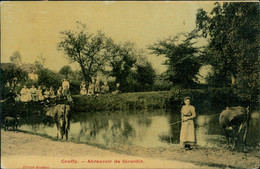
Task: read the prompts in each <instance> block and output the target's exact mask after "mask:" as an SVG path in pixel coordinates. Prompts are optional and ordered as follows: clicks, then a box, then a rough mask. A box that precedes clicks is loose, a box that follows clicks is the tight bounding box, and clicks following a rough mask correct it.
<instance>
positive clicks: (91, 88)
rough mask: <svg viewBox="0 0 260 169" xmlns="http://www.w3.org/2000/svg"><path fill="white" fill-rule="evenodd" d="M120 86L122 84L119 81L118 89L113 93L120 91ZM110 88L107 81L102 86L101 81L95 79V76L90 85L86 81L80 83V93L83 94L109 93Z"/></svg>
mask: <svg viewBox="0 0 260 169" xmlns="http://www.w3.org/2000/svg"><path fill="white" fill-rule="evenodd" d="M119 86H120V84H119V83H117V84H116V90H115V91H113V92H112V93H113V94H118V93H119ZM109 90H110V88H109V86H108V84H107V82H106V81H105V82H104V84H103V85H102V86H101V87H100V81H99V80H98V79H97V80H95V78H92V81H91V82H90V83H89V85H88V86H87V84H86V82H84V81H83V82H82V83H81V84H80V94H81V95H87V96H93V95H96V96H98V95H99V94H106V93H109Z"/></svg>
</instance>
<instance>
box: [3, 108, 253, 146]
mask: <svg viewBox="0 0 260 169" xmlns="http://www.w3.org/2000/svg"><path fill="white" fill-rule="evenodd" d="M46 116H50V117H51V118H52V119H53V121H54V122H55V125H56V128H57V138H58V139H63V137H64V135H65V137H66V140H67V139H68V131H69V128H70V116H71V113H70V105H66V104H58V105H55V106H52V107H50V108H49V109H48V110H47V112H46ZM19 119H20V116H17V117H6V118H5V122H4V124H5V130H8V127H10V126H12V127H13V130H17V126H18V123H19ZM249 122H250V111H249V107H248V108H244V107H240V106H238V107H227V108H226V109H225V110H223V111H222V112H221V113H220V116H219V124H220V127H221V128H222V129H223V131H224V133H225V136H226V139H227V147H229V143H230V140H233V146H232V150H233V149H234V148H235V147H236V145H237V143H238V142H239V141H240V140H241V141H242V143H243V145H244V151H246V150H245V148H246V147H245V146H246V137H247V134H248V128H249ZM240 137H242V138H241V139H240Z"/></svg>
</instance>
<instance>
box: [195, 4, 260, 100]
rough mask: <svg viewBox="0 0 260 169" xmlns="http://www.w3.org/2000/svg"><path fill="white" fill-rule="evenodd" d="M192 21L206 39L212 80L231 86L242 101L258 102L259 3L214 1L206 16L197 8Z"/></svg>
mask: <svg viewBox="0 0 260 169" xmlns="http://www.w3.org/2000/svg"><path fill="white" fill-rule="evenodd" d="M196 24H197V28H198V30H200V31H201V32H202V35H203V36H204V37H208V38H209V46H208V48H207V53H208V57H207V58H206V59H207V61H208V63H209V64H211V65H212V66H213V69H214V72H213V74H212V75H213V76H212V77H213V78H212V79H211V80H212V82H213V83H215V84H218V83H219V82H222V84H221V85H220V87H222V86H231V85H232V87H233V89H234V91H235V93H236V94H237V95H238V96H239V97H240V98H241V99H242V100H247V101H258V100H259V90H258V87H259V60H258V55H259V31H260V29H259V3H223V5H220V4H219V3H216V4H215V7H214V9H213V10H212V12H211V13H210V15H208V14H207V13H206V12H205V11H204V10H203V9H199V10H198V13H197V19H196Z"/></svg>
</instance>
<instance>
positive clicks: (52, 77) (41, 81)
mask: <svg viewBox="0 0 260 169" xmlns="http://www.w3.org/2000/svg"><path fill="white" fill-rule="evenodd" d="M36 67H37V74H38V85H45V86H47V87H54V89H58V88H59V87H60V86H61V82H62V76H61V75H60V74H58V73H55V72H53V71H51V70H49V69H47V68H44V67H43V66H42V65H41V64H39V63H37V64H36Z"/></svg>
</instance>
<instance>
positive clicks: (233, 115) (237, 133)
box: [219, 106, 250, 151]
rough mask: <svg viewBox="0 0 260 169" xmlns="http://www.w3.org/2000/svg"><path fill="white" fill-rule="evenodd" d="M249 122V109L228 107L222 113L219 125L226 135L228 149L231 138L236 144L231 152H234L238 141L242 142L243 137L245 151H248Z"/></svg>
mask: <svg viewBox="0 0 260 169" xmlns="http://www.w3.org/2000/svg"><path fill="white" fill-rule="evenodd" d="M249 122H250V111H249V107H247V108H244V107H240V106H238V107H227V108H226V109H225V110H223V111H222V112H221V113H220V116H219V124H220V127H221V128H222V129H223V131H224V133H225V136H226V139H227V147H228V148H229V142H230V139H231V138H232V139H233V142H234V144H233V146H232V147H231V150H234V148H235V147H236V145H237V143H238V141H239V140H240V137H241V136H242V137H243V138H242V142H243V144H244V151H246V137H247V133H248V129H249Z"/></svg>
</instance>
